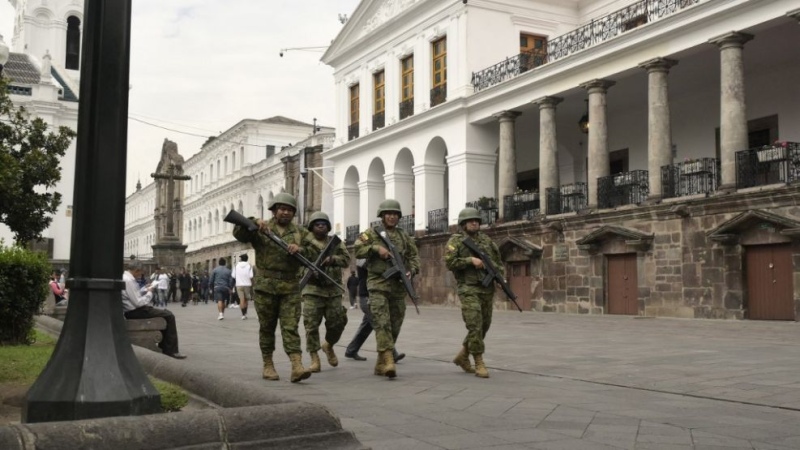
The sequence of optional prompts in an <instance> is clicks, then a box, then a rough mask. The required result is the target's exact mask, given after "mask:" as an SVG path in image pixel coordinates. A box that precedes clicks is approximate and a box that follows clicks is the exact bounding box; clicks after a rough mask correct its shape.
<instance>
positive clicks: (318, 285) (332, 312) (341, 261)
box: [303, 233, 350, 352]
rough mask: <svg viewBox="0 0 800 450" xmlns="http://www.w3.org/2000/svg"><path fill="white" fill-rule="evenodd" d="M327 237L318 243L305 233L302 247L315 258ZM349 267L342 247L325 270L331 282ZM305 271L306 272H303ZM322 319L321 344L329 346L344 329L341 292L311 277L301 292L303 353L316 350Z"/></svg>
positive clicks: (344, 311) (326, 241)
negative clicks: (311, 252) (323, 331)
mask: <svg viewBox="0 0 800 450" xmlns="http://www.w3.org/2000/svg"><path fill="white" fill-rule="evenodd" d="M330 239H331V237H330V236H327V237H326V239H325V241H324V242H321V241H318V240H317V239H316V238H315V237H314V234H313V233H308V235H307V236H306V238H305V243H304V245H305V247H307V248H310V249H312V250H313V251H314V253H316V255H319V254H320V253H321V252H322V251H323V250H324V249H325V246H326V245H328V242H329V241H330ZM316 258H317V256H314V259H316ZM348 266H350V254H349V253H348V252H347V247H345V246H344V243H343V242H342V243H340V244H339V247H337V248H336V250H334V252H333V254H332V255H331V263H330V264H329V265H328V266H327V267H326V268H325V273H327V274H328V275H329V276H330V277H331V278H333V279H334V280H338V279H341V278H342V269H343V268H346V267H348ZM304 270H307V269H304ZM323 317H324V318H325V341H326V342H328V344H330V345H334V344H336V343H337V342H339V339H340V338H341V337H342V332H344V327H345V325H347V310H346V309H345V307H344V306H342V292H341V291H340V290H339V288H337V287H336V286H334V285H332V284H331V283H330V281H328V280H326V279H324V278H322V277H313V276H312V277H311V278H310V279H309V281H308V284H306V286H305V288H303V325H304V326H305V329H306V351H307V352H317V351H319V350H320V341H319V326H320V324H322V319H323Z"/></svg>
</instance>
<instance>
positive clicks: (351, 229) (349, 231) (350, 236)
mask: <svg viewBox="0 0 800 450" xmlns="http://www.w3.org/2000/svg"><path fill="white" fill-rule="evenodd" d="M360 232H361V231H360V230H359V227H358V225H350V226H348V227H345V229H344V236H345V237H344V243H345V244H346V245H353V244H355V242H356V239H358V235H359V233H360Z"/></svg>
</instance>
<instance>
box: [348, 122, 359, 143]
mask: <svg viewBox="0 0 800 450" xmlns="http://www.w3.org/2000/svg"><path fill="white" fill-rule="evenodd" d="M357 137H358V122H353V123H351V124H350V126H348V127H347V140H348V141H352V140H353V139H355V138H357Z"/></svg>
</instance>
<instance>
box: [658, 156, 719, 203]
mask: <svg viewBox="0 0 800 450" xmlns="http://www.w3.org/2000/svg"><path fill="white" fill-rule="evenodd" d="M719 176H720V168H719V161H718V160H717V159H716V158H699V159H694V160H691V161H684V162H682V163H677V164H673V165H670V166H662V167H661V197H662V198H675V197H684V196H687V195H697V194H706V195H708V194H710V193H712V192H714V191H716V190H717V188H718V187H719Z"/></svg>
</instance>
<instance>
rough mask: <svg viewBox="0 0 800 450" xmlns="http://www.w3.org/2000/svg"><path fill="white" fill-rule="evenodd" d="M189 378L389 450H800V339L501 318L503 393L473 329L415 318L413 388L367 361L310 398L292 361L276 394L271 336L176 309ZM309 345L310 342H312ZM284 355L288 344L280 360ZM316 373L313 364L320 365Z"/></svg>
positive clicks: (620, 321)
mask: <svg viewBox="0 0 800 450" xmlns="http://www.w3.org/2000/svg"><path fill="white" fill-rule="evenodd" d="M170 309H171V310H173V311H174V312H175V314H176V316H177V317H178V330H179V335H180V346H181V352H183V353H185V354H187V355H189V358H188V359H187V360H185V361H184V362H185V363H186V364H192V365H193V366H194V367H197V368H199V369H201V370H204V371H208V372H214V373H221V374H227V375H229V376H230V377H231V379H240V380H248V381H253V382H257V383H259V384H260V385H263V388H264V389H269V390H271V391H272V392H276V393H279V394H282V395H286V396H290V397H292V398H294V399H297V400H303V401H309V402H314V403H320V404H324V405H326V406H327V407H329V408H330V409H331V410H332V411H333V412H335V413H336V414H337V415H338V416H339V417H340V418H341V419H342V424H343V426H344V427H345V428H346V429H349V430H352V431H353V432H355V433H356V436H357V437H358V439H359V440H360V441H361V442H362V443H364V444H365V445H368V446H371V447H372V448H374V449H462V448H481V449H484V448H492V449H504V450H505V449H619V448H623V449H690V448H695V449H798V448H800V345H798V341H800V324H798V323H794V322H757V321H711V320H684V319H660V318H659V319H645V318H633V317H626V316H579V315H557V314H543V313H535V312H524V313H519V312H512V311H495V313H494V322H493V325H492V329H491V330H490V331H489V334H488V336H487V340H486V355H485V360H486V363H487V366H488V367H489V371H490V375H491V377H490V378H489V379H479V378H477V377H475V376H473V375H469V374H465V373H463V372H461V370H460V369H459V368H458V367H456V366H455V365H454V364H453V363H452V362H451V360H452V359H453V357H454V356H455V354H456V352H457V351H458V349H459V348H460V343H461V339H462V338H463V336H464V334H465V332H466V331H465V328H464V325H463V323H462V322H461V313H460V310H458V309H453V308H436V307H423V308H420V309H421V314H420V315H417V314H415V313H414V310H413V308H409V309H408V314H407V316H406V321H405V324H404V325H403V331H402V333H401V335H400V339H399V343H398V348H399V349H400V350H401V351H402V352H404V353H406V355H407V356H406V358H405V359H404V360H403V361H402V362H401V363H399V364H398V377H397V379H395V380H388V379H386V378H383V377H377V376H375V375H373V374H372V369H373V366H374V363H375V341H374V336H371V337H370V339H368V340H367V343H366V344H365V346H364V348H363V349H362V352H361V354H362V355H363V356H366V357H367V358H368V361H365V362H357V361H353V360H351V359H346V358H344V347H345V346H346V345H347V343H348V342H349V339H350V338H351V337H352V336H353V334H354V332H355V329H356V328H357V326H358V323H359V322H360V321H361V316H362V314H361V312H360V311H359V310H357V309H356V310H350V311H349V312H348V317H349V320H350V322H349V323H348V326H347V329H346V330H345V332H344V335H343V337H342V342H339V343H338V344H337V345H336V347H335V348H336V352H337V354H338V355H339V359H340V363H339V366H338V367H336V368H332V367H330V366H329V365H327V362H326V359H325V356H324V354H323V353H320V357H321V358H322V361H323V371H322V372H321V373H316V374H313V376H312V377H311V378H310V379H308V380H306V381H304V382H302V383H298V384H292V383H290V382H289V372H290V364H289V360H288V357H286V356H285V354H283V352H282V351H280V350H279V351H276V354H275V355H276V358H275V360H276V363H277V364H276V366H277V369H278V373H279V374H280V376H281V380H280V381H277V382H275V381H272V382H269V381H263V380H261V378H260V377H261V360H260V352H259V349H258V320H257V319H256V316H255V311H252V308H251V311H250V317H249V318H248V320H240V319H241V313H240V311H239V310H238V309H228V310H226V313H225V319H224V320H222V321H218V320H217V312H216V306H214V305H212V304H210V303H209V304H208V305H204V304H200V305H197V306H192V305H189V306H188V307H186V308H181V307H180V306H178V307H175V306H171V307H170ZM301 333H302V328H301ZM278 347H279V348H281V347H280V343H279V344H278ZM304 363H305V364H306V365H308V364H309V357H308V354H304Z"/></svg>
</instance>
